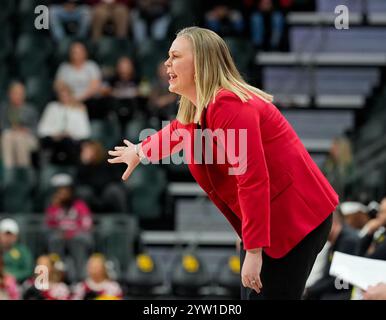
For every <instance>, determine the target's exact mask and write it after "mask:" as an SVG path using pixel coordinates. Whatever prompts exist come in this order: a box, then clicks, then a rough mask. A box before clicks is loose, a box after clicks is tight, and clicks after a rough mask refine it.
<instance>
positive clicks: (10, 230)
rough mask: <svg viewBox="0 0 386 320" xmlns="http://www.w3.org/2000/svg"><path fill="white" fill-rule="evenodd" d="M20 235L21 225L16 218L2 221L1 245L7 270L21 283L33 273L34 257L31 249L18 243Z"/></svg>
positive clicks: (0, 224)
mask: <svg viewBox="0 0 386 320" xmlns="http://www.w3.org/2000/svg"><path fill="white" fill-rule="evenodd" d="M18 237H19V226H18V224H17V223H16V221H15V220H13V219H3V220H1V221H0V247H1V250H2V251H3V259H4V266H5V271H6V272H7V273H9V274H11V275H13V276H14V277H15V278H16V280H17V282H18V283H21V282H23V281H24V280H26V279H27V278H29V277H30V276H31V275H32V271H33V258H32V254H31V251H30V250H29V249H28V248H27V247H26V246H25V245H23V244H21V243H18Z"/></svg>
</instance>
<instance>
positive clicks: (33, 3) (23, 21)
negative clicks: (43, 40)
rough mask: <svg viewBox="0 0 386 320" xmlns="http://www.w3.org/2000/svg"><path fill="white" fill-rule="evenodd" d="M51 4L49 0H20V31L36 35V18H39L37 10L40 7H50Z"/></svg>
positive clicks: (18, 13)
mask: <svg viewBox="0 0 386 320" xmlns="http://www.w3.org/2000/svg"><path fill="white" fill-rule="evenodd" d="M14 2H15V1H14ZM49 2H50V1H49V0H20V3H19V7H18V9H17V15H18V21H19V30H20V31H22V32H26V33H36V31H37V30H36V29H35V28H34V22H35V18H36V17H37V15H36V14H35V8H36V7H37V6H38V5H48V4H49Z"/></svg>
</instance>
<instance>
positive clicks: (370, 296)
mask: <svg viewBox="0 0 386 320" xmlns="http://www.w3.org/2000/svg"><path fill="white" fill-rule="evenodd" d="M363 299H364V300H386V283H379V284H377V285H375V286H370V287H369V288H368V289H367V290H366V292H365V293H364V294H363Z"/></svg>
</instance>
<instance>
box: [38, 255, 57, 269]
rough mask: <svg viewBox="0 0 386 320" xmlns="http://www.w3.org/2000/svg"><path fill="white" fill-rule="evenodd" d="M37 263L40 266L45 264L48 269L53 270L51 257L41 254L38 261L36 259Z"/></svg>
mask: <svg viewBox="0 0 386 320" xmlns="http://www.w3.org/2000/svg"><path fill="white" fill-rule="evenodd" d="M36 265H38V266H45V267H47V269H48V271H49V272H51V271H52V269H53V268H52V263H51V260H50V258H48V257H47V256H40V257H39V258H38V259H37V261H36Z"/></svg>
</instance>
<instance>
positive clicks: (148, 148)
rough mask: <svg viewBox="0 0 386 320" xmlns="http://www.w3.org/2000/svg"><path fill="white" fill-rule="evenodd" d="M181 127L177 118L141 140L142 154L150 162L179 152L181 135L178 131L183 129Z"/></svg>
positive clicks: (181, 144)
mask: <svg viewBox="0 0 386 320" xmlns="http://www.w3.org/2000/svg"><path fill="white" fill-rule="evenodd" d="M179 129H181V130H179ZM183 129H184V125H182V124H181V123H180V122H179V121H178V120H173V121H171V122H170V123H169V124H168V125H166V126H165V127H163V128H162V129H161V130H159V131H158V132H157V133H155V134H153V135H151V136H149V137H147V138H146V139H145V140H143V141H142V143H141V146H142V151H143V153H144V155H145V156H146V157H147V159H148V160H150V162H157V161H158V160H161V159H163V158H166V157H168V156H170V155H172V154H174V153H176V152H179V151H180V150H181V149H182V147H183V136H182V135H181V134H180V132H179V131H183Z"/></svg>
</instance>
